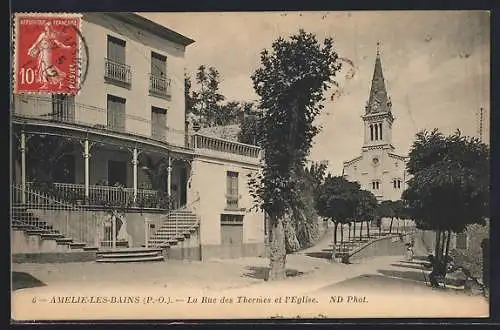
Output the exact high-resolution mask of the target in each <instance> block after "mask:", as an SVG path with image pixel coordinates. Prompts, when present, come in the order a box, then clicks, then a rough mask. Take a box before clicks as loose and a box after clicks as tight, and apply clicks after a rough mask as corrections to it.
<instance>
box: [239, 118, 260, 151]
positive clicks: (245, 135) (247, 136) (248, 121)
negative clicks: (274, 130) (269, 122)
mask: <svg viewBox="0 0 500 330" xmlns="http://www.w3.org/2000/svg"><path fill="white" fill-rule="evenodd" d="M262 136H263V127H262V121H261V119H260V118H259V117H258V116H256V115H249V116H245V117H244V118H243V120H242V121H241V123H240V131H239V132H238V141H239V142H241V143H247V144H253V145H257V146H260V145H261V142H262Z"/></svg>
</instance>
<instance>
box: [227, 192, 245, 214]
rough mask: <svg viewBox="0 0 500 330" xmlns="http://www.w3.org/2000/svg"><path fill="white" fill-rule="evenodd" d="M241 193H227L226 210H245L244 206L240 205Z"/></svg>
mask: <svg viewBox="0 0 500 330" xmlns="http://www.w3.org/2000/svg"><path fill="white" fill-rule="evenodd" d="M240 199H241V195H226V207H225V210H226V211H244V209H243V208H241V207H240V206H239V201H240Z"/></svg>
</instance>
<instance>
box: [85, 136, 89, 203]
mask: <svg viewBox="0 0 500 330" xmlns="http://www.w3.org/2000/svg"><path fill="white" fill-rule="evenodd" d="M83 158H84V160H85V200H86V201H88V200H89V158H90V147H89V140H88V139H85V141H84V142H83Z"/></svg>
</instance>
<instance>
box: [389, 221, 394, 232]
mask: <svg viewBox="0 0 500 330" xmlns="http://www.w3.org/2000/svg"><path fill="white" fill-rule="evenodd" d="M393 222H394V217H391V224H390V225H389V234H392V223H393Z"/></svg>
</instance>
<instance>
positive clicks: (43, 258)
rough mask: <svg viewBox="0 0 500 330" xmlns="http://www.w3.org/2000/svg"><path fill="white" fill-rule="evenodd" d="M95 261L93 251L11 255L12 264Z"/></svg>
mask: <svg viewBox="0 0 500 330" xmlns="http://www.w3.org/2000/svg"><path fill="white" fill-rule="evenodd" d="M95 260H96V252H95V251H73V252H44V253H15V254H12V262H13V263H18V264H20V263H39V264H44V263H64V262H90V261H95Z"/></svg>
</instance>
